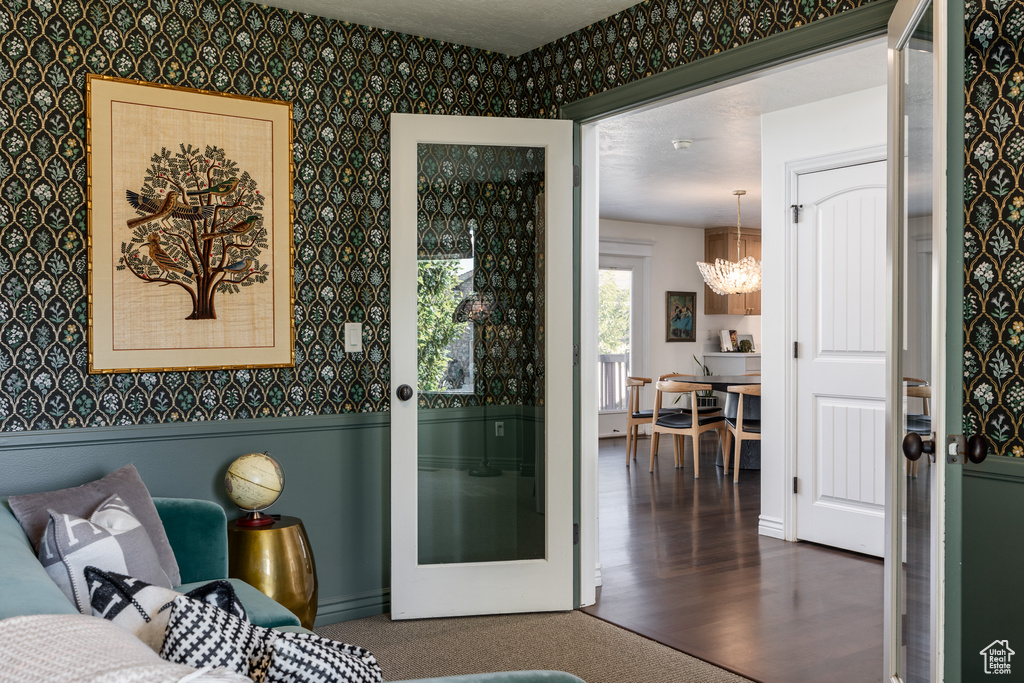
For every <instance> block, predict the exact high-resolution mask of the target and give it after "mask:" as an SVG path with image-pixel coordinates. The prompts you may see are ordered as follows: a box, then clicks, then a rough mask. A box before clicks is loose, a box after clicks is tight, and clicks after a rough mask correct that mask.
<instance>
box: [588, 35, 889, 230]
mask: <svg viewBox="0 0 1024 683" xmlns="http://www.w3.org/2000/svg"><path fill="white" fill-rule="evenodd" d="M885 82H886V48H885V42H884V41H872V42H871V43H870V44H867V45H862V46H859V47H857V48H852V49H847V50H843V51H841V52H836V53H830V54H829V56H826V57H819V58H816V59H813V60H806V61H802V62H799V63H797V64H794V65H790V66H788V67H786V68H782V69H776V70H773V71H771V72H766V73H762V74H759V75H757V76H756V77H751V78H747V79H744V80H743V82H739V83H733V84H731V85H729V86H727V87H724V88H719V89H717V90H713V91H710V92H705V93H703V94H698V95H695V96H690V97H688V98H686V99H681V100H677V101H675V102H671V103H668V104H664V105H661V106H658V107H655V108H650V109H646V110H644V111H640V112H636V113H631V114H625V115H622V116H619V117H617V118H614V119H610V120H608V121H605V122H603V123H601V124H600V132H601V158H600V178H601V192H600V197H601V217H602V218H610V219H613V220H624V221H635V222H641V223H660V224H666V225H682V226H687V227H694V228H709V227H716V226H722V225H735V224H736V198H735V197H734V196H733V195H732V191H733V190H740V189H742V190H746V191H747V194H746V196H744V197H743V200H742V207H743V225H745V226H748V227H752V228H756V227H760V225H761V114H764V113H768V112H772V111H779V110H781V109H788V108H790V107H795V106H798V105H801V104H807V103H810V102H814V101H817V100H822V99H826V98H829V97H836V96H838V95H843V94H847V93H851V92H856V91H858V90H865V89H867V88H871V87H875V86H879V85H884V84H885ZM839 132H840V131H837V134H838V133H839ZM677 139H688V140H693V144H692V145H691V146H690V148H689V149H687V150H685V151H677V150H676V149H675V148H674V147H673V146H672V141H673V140H677Z"/></svg>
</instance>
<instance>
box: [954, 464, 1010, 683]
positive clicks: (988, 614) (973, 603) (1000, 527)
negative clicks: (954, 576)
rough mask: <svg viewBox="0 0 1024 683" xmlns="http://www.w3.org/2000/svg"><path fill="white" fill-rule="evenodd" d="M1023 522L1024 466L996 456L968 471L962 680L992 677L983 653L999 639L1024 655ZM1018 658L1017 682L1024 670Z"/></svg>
mask: <svg viewBox="0 0 1024 683" xmlns="http://www.w3.org/2000/svg"><path fill="white" fill-rule="evenodd" d="M1022 519H1024V462H1021V460H1019V459H1017V458H1008V457H1001V456H992V455H990V456H989V457H988V459H986V460H985V462H983V463H981V464H980V465H965V466H964V470H963V528H964V534H963V554H962V562H963V565H962V570H961V571H962V585H961V590H962V595H963V599H962V603H961V610H962V624H963V632H962V636H961V637H962V645H961V647H960V648H959V650H960V653H959V654H960V657H961V660H962V661H961V678H960V680H963V681H978V680H982V679H983V678H986V676H985V675H984V668H983V667H984V663H985V662H984V657H983V655H982V654H981V651H982V649H983V648H985V647H987V646H988V645H989V644H991V643H992V642H994V641H996V640H1006V641H1009V645H1010V647H1011V648H1012V649H1014V650H1016V651H1019V652H1024V650H1022V649H1021V648H1022V646H1024V620H1022V619H1021V611H1022V610H1024V583H1022V582H1021V581H1019V580H1018V577H1017V569H1019V568H1020V567H1022V566H1024V542H1022V539H1021V537H1020V529H1021V522H1020V520H1022ZM1016 659H1017V658H1016V657H1014V658H1012V661H1011V665H1012V667H1013V669H1014V670H1017V671H1016V672H1017V673H1018V675H1017V676H1015V677H1013V680H1018V679H1019V677H1020V674H1019V670H1020V669H1021V668H1022V666H1021V665H1020V664H1018V662H1017V661H1016ZM1007 678H1010V676H1007Z"/></svg>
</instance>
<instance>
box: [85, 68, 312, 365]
mask: <svg viewBox="0 0 1024 683" xmlns="http://www.w3.org/2000/svg"><path fill="white" fill-rule="evenodd" d="M86 116H87V139H86V154H87V160H88V206H89V240H88V245H89V311H88V316H89V331H88V342H89V373H91V374H94V373H108V372H139V371H144V370H145V371H162V370H199V369H214V368H249V367H288V366H294V364H295V324H294V322H295V321H294V311H295V305H294V304H295V300H294V290H293V284H292V283H293V274H294V266H293V257H294V253H293V252H294V249H293V245H292V211H293V208H292V105H291V102H281V101H276V100H266V99H258V98H254V97H244V96H240V95H227V94H222V93H212V92H207V91H202V90H195V89H191V88H180V87H174V86H167V85H157V84H153V83H145V82H142V81H134V80H127V79H121V78H112V77H107V76H98V75H95V74H89V75H88V78H87V81H86Z"/></svg>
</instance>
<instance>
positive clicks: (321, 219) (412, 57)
mask: <svg viewBox="0 0 1024 683" xmlns="http://www.w3.org/2000/svg"><path fill="white" fill-rule="evenodd" d="M865 1H867V0H860V1H854V0H842V1H840V0H800V1H792V2H765V1H764V0H743V1H741V0H728V1H719V0H712V1H711V2H708V1H706V0H702V1H700V2H697V1H695V0H652V1H650V2H645V3H642V4H640V5H637V6H636V7H633V8H631V9H629V10H627V11H625V12H621V13H619V14H616V15H615V16H613V17H609V18H608V19H606V20H604V21H601V22H598V23H596V24H594V25H593V26H590V27H587V28H585V29H582V30H580V31H577V32H575V33H573V34H571V35H569V36H566V37H564V38H562V39H560V40H558V41H556V42H554V43H552V44H551V45H548V46H545V47H543V48H541V49H538V50H535V51H533V52H530V53H528V54H526V55H523V56H521V57H515V58H513V57H508V56H504V55H497V54H493V53H489V52H485V51H481V50H476V49H472V48H465V47H460V46H457V45H451V44H446V43H443V42H440V41H435V40H428V39H423V38H416V37H411V36H406V35H400V34H396V33H393V32H390V31H385V30H379V29H374V28H368V27H363V26H357V25H353V24H349V23H346V22H341V21H335V20H329V19H323V18H318V17H315V16H310V15H305V14H297V13H291V12H287V11H284V10H279V9H273V8H268V7H265V6H260V5H254V4H249V3H245V2H238V1H236V0H129V1H127V2H116V3H115V2H105V1H102V0H31V1H30V0H0V36H2V37H0V428H2V429H3V430H5V431H18V430H27V429H53V428H66V427H79V426H104V425H130V424H148V423H162V422H175V421H198V420H225V419H238V418H256V417H275V416H288V415H308V414H330V413H342V412H373V411H386V410H388V409H389V405H390V402H389V398H388V395H389V389H390V376H389V366H388V354H389V350H390V347H389V325H388V316H389V312H390V292H389V289H388V282H389V276H390V272H389V258H388V240H389V235H390V231H389V215H388V205H389V199H390V196H389V170H388V164H389V155H388V149H389V140H388V115H389V114H390V113H391V112H392V111H399V112H421V113H437V114H459V115H492V116H520V115H531V116H557V108H558V105H560V104H562V103H566V102H571V101H573V100H575V99H579V98H581V97H585V96H587V95H589V94H592V93H596V92H600V91H602V90H607V89H609V88H612V87H615V86H616V85H619V84H622V83H626V82H629V81H633V80H636V79H639V78H643V77H644V76H647V75H650V74H653V73H657V72H659V71H663V70H665V69H669V68H671V67H673V66H677V65H679V64H683V63H686V62H689V61H692V60H694V59H699V58H700V57H704V56H707V55H711V54H714V53H716V52H719V51H721V50H723V49H728V48H730V47H734V46H737V45H741V44H743V43H746V42H749V41H751V40H756V39H758V38H761V37H763V36H767V35H771V34H773V33H777V32H779V31H783V30H787V29H790V28H794V27H798V26H800V25H802V24H804V23H807V22H810V21H815V20H818V19H822V18H826V17H829V16H832V15H834V14H836V13H839V12H843V11H845V10H847V9H850V8H852V7H854V6H856V5H858V4H863V2H865ZM89 72H92V73H99V74H104V75H112V76H119V77H123V78H134V79H140V80H144V81H151V82H156V83H166V84H171V85H182V86H187V87H193V88H199V89H203V90H212V91H218V92H230V93H239V94H252V95H256V96H259V97H266V98H274V99H283V100H291V101H292V102H293V103H294V120H295V138H294V150H293V152H294V161H295V183H294V198H295V234H294V237H295V293H296V299H297V303H296V311H295V320H296V353H295V356H296V365H295V368H294V369H291V368H288V369H271V368H265V369H251V370H245V369H242V370H222V371H202V372H159V373H156V372H147V373H123V374H112V375H88V374H87V373H86V367H87V343H86V331H87V307H86V283H87V255H86V244H85V240H86V235H87V232H86V231H87V213H86V206H85V182H86V162H85V146H84V142H85V88H84V85H85V74H86V73H89ZM488 239H491V238H488ZM506 242H507V239H506ZM507 246H508V245H507V244H506V247H507ZM506 254H507V252H503V253H496V254H495V255H494V258H495V259H496V263H497V267H498V269H499V270H500V269H504V268H505V265H502V263H503V262H502V256H503V255H506ZM508 258H509V259H511V261H510V264H507V265H508V266H509V268H510V269H511V270H514V269H515V263H516V260H515V258H514V257H512V256H511V255H509V256H508ZM524 263H525V262H524ZM524 267H525V268H527V269H528V267H526V266H524ZM498 275H500V276H501V277H502V278H506V279H505V282H507V275H506V274H504V273H498ZM515 275H516V277H517V278H519V275H518V273H516V274H515ZM523 296H524V297H525V292H524V293H523ZM351 321H361V322H363V323H364V339H363V344H364V353H362V354H345V353H344V352H343V341H344V339H343V330H344V323H345V322H351ZM517 325H518V326H516V325H506V326H505V328H504V335H505V338H504V339H502V340H501V344H499V345H498V346H496V347H494V348H498V349H500V350H501V351H502V353H503V354H505V355H504V356H503V358H502V361H501V362H503V363H504V362H507V361H508V355H507V354H508V353H509V350H510V349H513V348H514V349H515V353H516V354H517V358H516V359H515V362H516V363H522V362H524V359H523V358H522V356H523V353H524V350H525V352H529V353H532V352H533V348H534V346H535V340H534V337H536V338H537V339H539V337H540V334H541V331H540V330H536V331H533V330H531V329H530V326H529V324H526V325H523V324H522V323H521V322H519V321H517ZM520 333H521V334H522V336H523V337H524V340H523V341H521V340H519V335H520ZM496 334H499V335H500V334H501V332H500V331H499V332H496ZM507 340H511V341H507ZM513 342H514V343H513ZM534 371H535V372H536V371H537V368H536V367H535V368H534ZM507 379H509V377H507V376H504V375H502V374H501V373H500V372H499V371H498V370H494V372H493V373H492V377H491V379H490V380H489V386H487V387H486V389H485V391H484V393H485V394H487V395H490V396H491V398H492V400H497V401H499V402H507V401H512V400H513V397H514V396H518V397H519V398H524V397H526V396H535V395H536V393H537V391H539V389H538V388H537V387H538V386H539V385H537V384H536V383H533V384H532V385H530V386H529V387H528V388H524V387H522V386H517V387H516V388H515V390H513V389H512V387H511V384H510V383H509V382H508V381H506V380H507ZM499 385H500V386H499ZM485 400H486V398H485ZM531 400H532V399H531Z"/></svg>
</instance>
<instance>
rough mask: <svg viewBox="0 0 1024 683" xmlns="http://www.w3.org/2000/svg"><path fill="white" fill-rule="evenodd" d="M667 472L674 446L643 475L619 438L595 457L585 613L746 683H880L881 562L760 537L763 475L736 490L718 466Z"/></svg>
mask: <svg viewBox="0 0 1024 683" xmlns="http://www.w3.org/2000/svg"><path fill="white" fill-rule="evenodd" d="M705 443H706V444H707V446H706V447H704V448H703V450H704V454H703V455H704V457H703V458H701V468H700V472H701V478H700V479H698V480H695V479H694V478H693V468H692V458H691V451H690V449H689V445H687V454H686V460H687V466H686V467H685V469H682V470H675V469H674V468H673V467H672V446H671V442H670V441H669V442H668V443H667V444H666V445H664V446H663V447H662V449H661V451H662V454H661V455H660V457H659V461H660V462H659V466H658V467H656V469H655V471H654V473H653V474H651V473H648V471H647V469H648V467H647V460H645V459H644V457H643V453H644V452H645V449H647V451H646V452H647V453H648V454H649V453H650V451H649V449H650V441H648V440H647V439H642V440H641V441H640V444H639V446H640V448H639V455H638V457H640V462H639V464H638V465H637V464H634V465H633V466H632V467H630V468H629V469H628V470H627V469H626V467H625V462H626V460H625V457H626V456H625V440H624V439H610V440H609V439H605V440H602V442H601V449H600V461H599V462H600V478H601V482H600V524H601V532H600V556H601V564H602V583H603V586H602V587H601V588H600V589H599V593H598V600H597V604H596V605H594V606H592V607H588V608H586V609H585V610H584V611H586V612H588V613H589V614H592V615H594V616H596V617H599V618H601V619H604V620H606V621H609V622H611V623H613V624H616V625H618V626H622V627H624V628H627V629H629V630H631V631H635V632H637V633H640V634H642V635H644V636H647V637H649V638H651V639H653V640H656V641H658V642H661V643H664V644H665V645H668V646H670V647H673V648H676V649H677V650H682V651H683V652H686V653H688V654H691V655H694V656H696V657H699V658H701V659H704V660H706V661H709V662H712V663H714V664H716V665H718V666H721V667H724V668H727V669H730V670H731V671H734V672H736V673H739V674H741V675H743V676H746V677H748V678H752V679H754V680H758V681H764V682H765V683H769V682H774V681H780V682H781V681H785V682H787V683H791V682H794V681H829V682H830V683H843V682H846V681H849V682H851V683H854V682H856V683H864V682H866V681H880V680H881V679H882V611H883V610H882V590H883V586H882V582H883V574H882V561H881V560H879V559H875V558H869V557H864V556H861V555H856V554H852V553H846V552H842V551H838V550H833V549H830V548H825V547H822V546H817V545H813V544H810V543H787V542H785V541H780V540H777V539H773V538H768V537H765V536H759V535H758V533H757V524H758V515H759V514H760V510H761V502H760V472H759V471H757V470H741V471H740V482H739V484H738V485H734V484H733V483H732V476H731V474H730V476H729V477H728V478H726V477H725V476H723V473H722V468H720V467H715V465H714V457H715V456H714V453H713V450H714V448H715V447H716V446H717V441H716V438H715V437H713V436H712V437H711V439H710V442H705Z"/></svg>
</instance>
